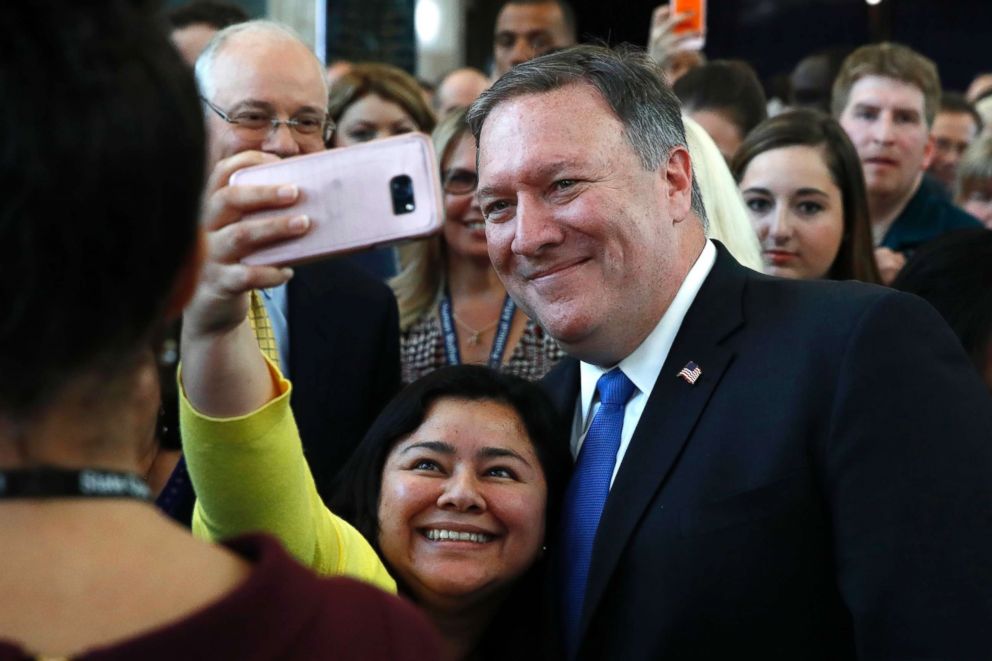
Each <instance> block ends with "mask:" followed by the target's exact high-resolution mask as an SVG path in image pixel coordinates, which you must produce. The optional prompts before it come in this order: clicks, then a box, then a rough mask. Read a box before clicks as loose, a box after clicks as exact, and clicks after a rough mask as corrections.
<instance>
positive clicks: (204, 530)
mask: <svg viewBox="0 0 992 661" xmlns="http://www.w3.org/2000/svg"><path fill="white" fill-rule="evenodd" d="M269 369H270V370H271V372H272V378H273V381H274V382H275V383H276V384H277V385H278V393H279V394H278V396H277V397H276V398H275V399H273V400H272V401H270V402H268V403H267V404H265V405H264V406H262V407H261V408H260V409H258V410H257V411H253V412H252V413H250V414H248V415H245V416H242V417H238V418H224V419H221V418H210V417H207V416H205V415H201V414H200V413H198V412H197V411H196V410H195V409H193V407H192V405H191V404H190V403H189V400H188V399H186V393H185V392H184V391H183V388H182V380H181V378H180V385H179V393H180V397H179V426H180V431H181V435H182V439H183V453H184V455H185V457H186V464H187V467H188V469H189V474H190V477H191V478H192V480H193V487H194V489H195V490H196V494H197V502H196V508H195V509H194V512H193V533H194V534H195V535H196V536H198V537H202V538H205V539H210V540H219V539H225V538H227V537H232V536H234V535H240V534H243V533H247V532H258V531H261V532H267V533H269V534H271V535H274V536H275V537H277V538H278V539H279V540H280V541H281V542H282V543H283V545H284V546H285V547H286V549H287V550H288V551H289V553H290V554H292V555H293V556H294V557H296V558H297V559H298V560H299V561H300V562H302V563H303V564H305V565H307V566H309V567H311V568H312V569H314V570H315V571H317V572H318V573H320V574H325V575H329V576H333V575H344V576H350V577H352V578H357V579H359V580H363V581H366V582H368V583H371V584H373V585H375V586H377V587H379V588H382V589H383V590H386V591H388V592H393V593H395V592H396V582H395V581H394V580H393V579H392V577H391V576H390V575H389V573H388V572H387V571H386V568H385V566H384V565H383V564H382V561H381V560H380V559H379V556H378V555H377V554H376V552H375V551H374V550H373V549H372V547H371V545H370V544H369V543H368V541H366V539H365V538H364V537H363V536H362V535H361V533H359V532H358V531H357V530H355V529H354V528H353V527H352V526H351V525H349V524H348V523H347V522H346V521H344V520H343V519H341V518H340V517H337V516H335V515H334V513H332V512H331V511H330V510H329V509H327V507H326V506H325V505H324V503H323V501H322V500H321V499H320V496H319V495H318V494H317V488H316V486H315V485H314V482H313V476H312V475H311V474H310V468H309V467H308V466H307V462H306V459H304V457H303V446H302V444H301V442H300V433H299V431H298V430H297V428H296V421H295V420H294V419H293V413H292V411H291V410H290V408H289V397H290V393H291V392H292V386H291V385H290V383H289V381H288V380H286V379H285V378H283V376H282V374H281V373H280V372H279V369H278V368H277V367H276V366H274V365H273V364H272V363H269ZM180 377H181V375H180Z"/></svg>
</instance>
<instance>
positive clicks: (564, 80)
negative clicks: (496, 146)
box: [468, 46, 706, 227]
mask: <svg viewBox="0 0 992 661" xmlns="http://www.w3.org/2000/svg"><path fill="white" fill-rule="evenodd" d="M569 85H589V86H591V87H592V88H593V89H595V90H596V91H597V92H599V94H600V96H602V98H603V100H604V101H606V103H607V105H609V106H610V109H611V110H612V111H613V114H614V116H616V118H617V119H618V120H619V121H620V123H621V124H623V137H624V139H625V140H626V141H627V144H629V145H630V146H631V148H632V149H633V150H634V152H635V153H636V154H637V156H638V158H639V159H640V161H641V165H642V166H643V167H644V168H645V169H646V170H655V169H657V168H658V167H659V166H660V164H661V162H662V158H663V157H665V156H666V155H667V154H668V152H669V151H670V150H671V149H672V148H673V147H685V148H686V149H688V147H687V143H686V139H685V126H684V125H683V124H682V108H681V107H680V106H679V101H678V99H677V98H675V95H674V94H672V90H671V89H669V87H668V85H666V84H665V82H664V80H663V79H662V77H661V74H660V73H659V71H658V68H657V66H656V65H655V64H654V62H653V61H652V60H651V59H650V58H649V57H648V56H647V55H646V54H645V53H644V52H643V51H641V50H637V49H634V48H629V47H625V46H620V47H618V48H616V49H612V50H611V49H609V48H605V47H603V46H573V47H571V48H564V49H562V50H560V51H556V52H554V53H548V54H545V55H541V56H540V57H536V58H534V59H533V60H529V61H527V62H524V63H522V64H518V65H517V66H515V67H513V68H512V69H510V70H509V71H507V72H506V73H505V74H503V76H502V77H501V78H500V79H499V80H497V81H496V82H495V83H493V86H492V87H490V88H489V89H488V90H486V91H485V92H483V93H482V94H481V95H480V96H479V98H478V99H476V101H475V103H473V104H472V107H471V108H469V111H468V125H469V127H470V128H471V129H472V135H473V136H474V137H475V143H476V145H478V144H479V136H480V135H481V133H482V127H483V125H484V124H485V122H486V118H487V117H488V116H489V113H490V112H492V110H493V109H494V108H495V107H496V106H498V105H500V104H501V103H504V102H506V101H509V100H511V99H514V98H516V97H519V96H523V95H525V94H543V93H546V92H552V91H554V90H558V89H561V88H563V87H567V86H569ZM562 121H568V118H567V117H563V118H562ZM692 210H693V211H694V212H695V213H696V215H697V216H699V218H700V220H701V221H702V222H703V225H704V227H705V225H706V209H705V208H704V207H703V198H702V196H701V195H700V193H699V186H698V184H697V182H696V178H695V177H693V179H692Z"/></svg>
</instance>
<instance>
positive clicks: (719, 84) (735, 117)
mask: <svg viewBox="0 0 992 661" xmlns="http://www.w3.org/2000/svg"><path fill="white" fill-rule="evenodd" d="M672 90H673V91H674V92H675V95H676V96H678V97H679V100H680V101H681V102H682V106H683V108H685V110H686V111H687V112H696V111H699V110H710V111H713V112H718V113H720V114H722V115H724V116H725V117H726V118H727V119H728V120H730V121H731V122H732V123H733V124H734V125H735V126H736V127H737V128H738V129H739V130H740V132H741V137H742V138H743V137H745V136H747V134H748V133H750V132H751V130H752V129H753V128H754V127H755V126H757V125H758V124H760V123H761V122H762V121H764V120H765V118H767V117H768V100H767V99H766V98H765V91H764V90H763V89H762V88H761V82H760V81H759V80H758V76H757V74H755V73H754V69H752V68H751V66H750V65H749V64H747V63H746V62H741V61H738V60H713V61H712V62H708V63H706V64H704V65H702V66H700V67H696V68H695V69H692V70H690V71H689V73H687V74H685V75H684V76H682V77H681V78H679V79H678V80H676V81H675V85H673V86H672Z"/></svg>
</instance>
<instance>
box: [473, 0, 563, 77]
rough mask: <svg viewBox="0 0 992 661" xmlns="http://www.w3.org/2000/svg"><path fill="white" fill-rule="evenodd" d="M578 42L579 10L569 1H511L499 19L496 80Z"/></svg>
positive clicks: (501, 10) (496, 47)
mask: <svg viewBox="0 0 992 661" xmlns="http://www.w3.org/2000/svg"><path fill="white" fill-rule="evenodd" d="M576 40H577V37H576V23H575V10H573V9H572V6H571V5H570V4H568V2H566V1H565V0H509V1H508V2H506V3H505V4H504V5H503V7H502V8H501V9H500V10H499V14H498V15H497V17H496V28H495V32H494V36H493V75H492V79H493V80H496V79H498V78H499V77H500V76H502V75H503V74H504V73H506V72H507V71H509V70H510V69H512V68H513V67H515V66H516V65H518V64H520V63H521V62H526V61H527V60H530V59H533V58H535V57H537V56H538V55H543V54H544V53H547V52H549V51H553V50H557V49H559V48H566V47H568V46H574V45H575V43H576Z"/></svg>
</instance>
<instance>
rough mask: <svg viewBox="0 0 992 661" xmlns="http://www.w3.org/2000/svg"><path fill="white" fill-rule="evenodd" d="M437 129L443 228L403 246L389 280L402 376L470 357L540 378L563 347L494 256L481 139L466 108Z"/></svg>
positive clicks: (408, 377)
mask: <svg viewBox="0 0 992 661" xmlns="http://www.w3.org/2000/svg"><path fill="white" fill-rule="evenodd" d="M433 136H434V148H435V150H436V151H437V154H438V158H439V159H440V166H441V178H442V182H443V186H444V210H445V222H444V230H443V232H442V233H441V235H440V236H437V237H433V238H431V239H428V240H426V241H418V242H416V243H413V244H410V245H407V246H404V247H402V248H400V272H399V274H398V275H397V276H396V277H395V278H393V279H392V280H391V281H390V284H391V285H392V287H393V291H394V292H395V293H396V298H397V300H398V302H399V308H400V331H401V336H400V348H401V362H402V370H403V377H402V378H403V382H404V383H411V382H412V381H415V380H416V379H417V378H419V377H421V376H423V375H424V374H427V373H428V372H432V371H433V370H435V369H437V368H439V367H442V366H444V365H458V364H464V363H475V364H483V365H489V366H490V367H493V368H495V369H499V370H501V371H505V372H508V373H510V374H514V375H516V376H520V377H523V378H526V379H531V380H535V379H539V378H541V377H542V376H544V374H545V373H547V372H548V370H550V369H551V368H552V367H553V366H554V364H555V363H556V362H557V361H558V360H559V359H560V358H561V357H562V356H563V355H564V354H563V352H562V350H561V349H560V348H559V347H558V344H557V343H556V342H555V341H554V340H553V339H552V338H551V336H550V335H548V334H547V333H545V332H544V330H543V329H542V328H541V327H540V326H538V325H537V324H536V323H534V322H533V321H532V320H530V319H528V318H527V316H526V315H525V314H524V313H523V312H522V311H521V310H518V309H517V307H516V305H515V304H514V303H513V301H512V300H511V299H510V298H509V296H507V294H506V290H505V289H504V288H503V284H502V283H501V282H500V281H499V278H497V277H496V272H495V271H494V270H493V268H492V264H491V263H490V262H489V253H488V250H487V246H486V231H485V222H484V220H483V217H482V211H481V210H480V209H479V205H478V204H477V203H476V200H475V187H476V183H477V175H476V168H475V140H474V139H473V138H472V135H471V134H470V133H469V132H468V126H467V125H466V124H465V111H464V110H457V111H454V112H452V113H451V114H450V115H448V116H447V117H446V118H445V119H444V120H443V121H442V122H441V123H440V124H438V127H437V129H435V131H434V134H433Z"/></svg>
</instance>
